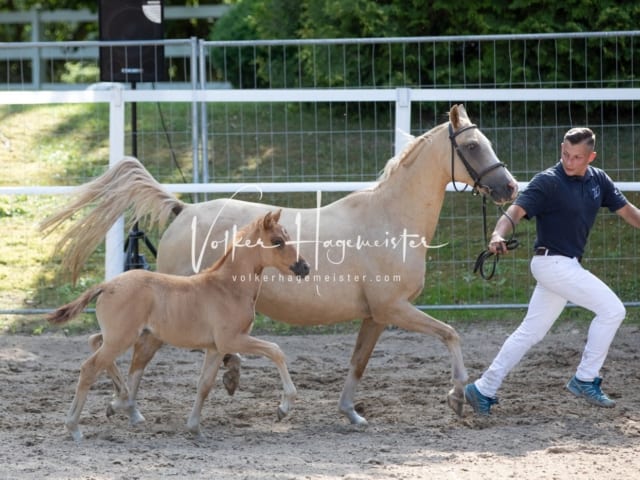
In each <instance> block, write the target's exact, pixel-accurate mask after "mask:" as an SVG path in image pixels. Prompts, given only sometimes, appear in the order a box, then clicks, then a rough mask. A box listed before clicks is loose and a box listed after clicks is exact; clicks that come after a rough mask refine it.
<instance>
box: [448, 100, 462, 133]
mask: <svg viewBox="0 0 640 480" xmlns="http://www.w3.org/2000/svg"><path fill="white" fill-rule="evenodd" d="M449 121H450V122H451V125H453V128H454V129H456V130H457V129H458V127H459V126H460V118H459V117H458V105H454V106H453V107H451V110H450V111H449Z"/></svg>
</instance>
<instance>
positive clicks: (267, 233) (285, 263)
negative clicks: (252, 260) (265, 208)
mask: <svg viewBox="0 0 640 480" xmlns="http://www.w3.org/2000/svg"><path fill="white" fill-rule="evenodd" d="M281 213H282V210H278V211H277V212H275V213H272V212H269V213H267V214H266V215H265V216H264V217H263V218H261V219H259V220H258V222H257V223H258V225H257V227H258V236H259V239H260V242H259V243H260V247H259V250H260V255H261V258H262V261H263V264H264V266H265V267H275V268H277V269H278V270H280V271H281V272H282V273H284V274H289V273H291V272H293V273H294V274H295V275H298V276H300V277H303V278H304V277H306V276H307V274H308V273H309V264H308V263H307V261H306V260H305V259H304V258H302V257H301V256H299V255H298V248H297V246H296V245H295V244H293V243H291V242H290V237H289V234H288V233H287V230H286V229H285V228H284V227H283V226H282V225H280V224H279V223H278V221H279V220H280V214H281Z"/></svg>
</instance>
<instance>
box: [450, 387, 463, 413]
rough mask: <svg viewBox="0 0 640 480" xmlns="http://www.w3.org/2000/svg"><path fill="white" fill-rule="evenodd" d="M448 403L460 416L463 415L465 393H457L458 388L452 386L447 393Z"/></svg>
mask: <svg viewBox="0 0 640 480" xmlns="http://www.w3.org/2000/svg"><path fill="white" fill-rule="evenodd" d="M447 405H449V407H450V408H451V410H453V411H454V412H456V415H458V416H459V417H461V416H462V407H463V406H464V394H459V393H456V389H455V388H452V389H451V390H449V393H448V394H447Z"/></svg>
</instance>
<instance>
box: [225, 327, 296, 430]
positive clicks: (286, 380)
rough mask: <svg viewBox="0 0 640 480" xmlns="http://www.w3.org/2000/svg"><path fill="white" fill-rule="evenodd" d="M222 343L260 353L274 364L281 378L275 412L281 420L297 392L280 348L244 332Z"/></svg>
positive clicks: (228, 346)
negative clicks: (279, 393)
mask: <svg viewBox="0 0 640 480" xmlns="http://www.w3.org/2000/svg"><path fill="white" fill-rule="evenodd" d="M222 343H224V345H225V347H227V348H228V349H229V350H231V351H234V352H241V353H247V354H254V355H262V356H264V357H267V358H268V359H269V360H271V361H272V362H273V363H274V364H275V365H276V367H277V369H278V373H280V380H282V399H281V401H280V405H279V406H278V412H277V414H278V420H282V419H283V418H284V417H285V416H286V415H287V414H288V413H289V411H290V410H291V408H292V407H293V403H294V401H295V399H296V396H297V394H298V392H297V390H296V387H295V385H294V384H293V380H291V375H289V370H288V369H287V361H286V358H285V355H284V352H283V351H282V349H281V348H280V347H279V346H278V345H277V344H275V343H273V342H267V341H266V340H261V339H259V338H255V337H251V336H249V335H246V334H240V335H237V336H236V337H234V338H231V339H228V340H227V341H225V342H221V344H222Z"/></svg>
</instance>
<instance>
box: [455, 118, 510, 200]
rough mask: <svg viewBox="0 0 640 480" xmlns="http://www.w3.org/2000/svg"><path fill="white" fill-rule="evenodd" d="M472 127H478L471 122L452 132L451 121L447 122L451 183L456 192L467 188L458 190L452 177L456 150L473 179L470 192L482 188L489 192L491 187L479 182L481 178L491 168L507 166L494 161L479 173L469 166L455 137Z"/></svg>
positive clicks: (476, 191)
mask: <svg viewBox="0 0 640 480" xmlns="http://www.w3.org/2000/svg"><path fill="white" fill-rule="evenodd" d="M473 128H478V126H477V125H475V124H473V123H472V124H471V125H467V126H466V127H462V128H461V129H460V130H458V131H457V132H454V131H453V126H452V125H451V122H449V140H451V183H453V188H454V189H455V191H456V192H460V191H464V190H466V188H467V187H466V186H465V187H464V189H463V190H458V187H457V186H456V182H455V179H454V171H455V170H454V164H455V155H454V152H457V153H458V157H459V158H460V161H462V164H463V165H464V167H465V168H466V169H467V172H468V173H469V176H470V177H471V179H472V180H473V188H472V192H473V193H474V194H477V193H478V192H479V190H480V189H481V188H482V189H484V190H486V191H487V192H489V193H491V187H489V186H488V185H483V184H482V183H481V181H482V178H483V177H484V176H485V175H486V174H488V173H489V172H492V171H493V170H495V169H496V168H500V167H503V168H507V166H506V165H505V164H504V163H502V162H498V163H494V164H493V165H489V166H488V167H487V168H485V169H484V170H482V171H481V172H480V173H478V172H477V171H476V169H475V168H473V167H472V166H471V164H470V163H469V161H468V160H467V159H466V158H465V156H464V154H463V153H462V150H461V149H460V145H458V142H456V137H457V136H458V135H460V134H461V133H462V132H466V131H467V130H471V129H473Z"/></svg>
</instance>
